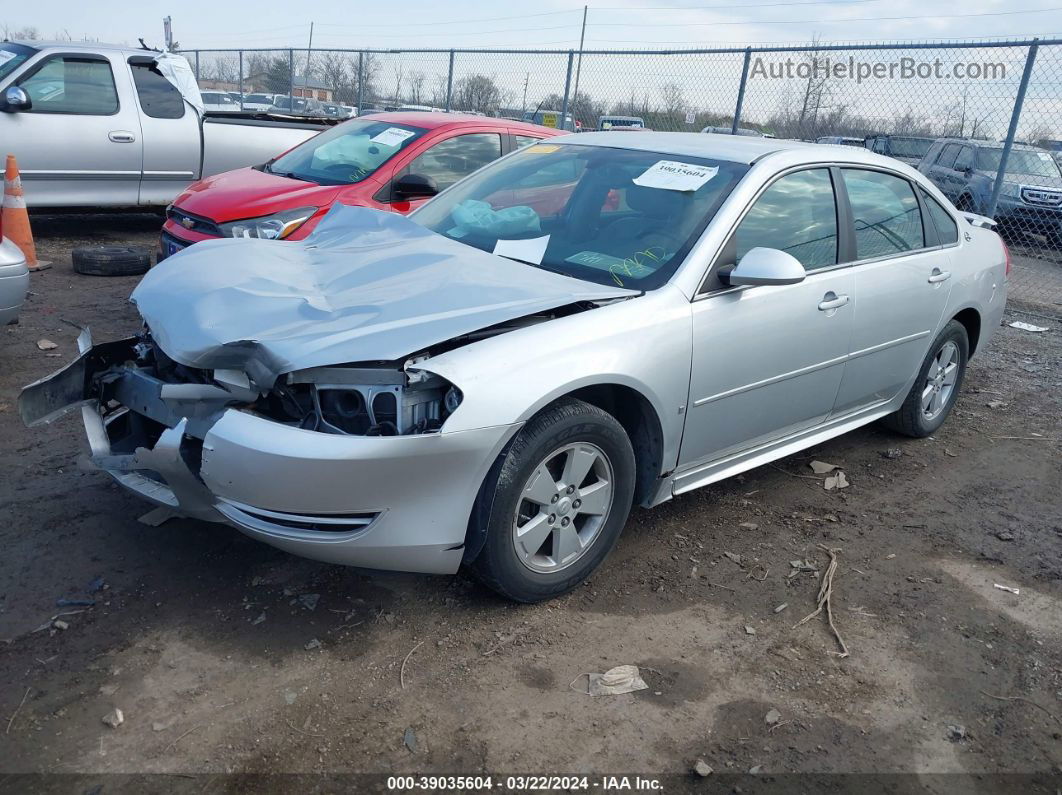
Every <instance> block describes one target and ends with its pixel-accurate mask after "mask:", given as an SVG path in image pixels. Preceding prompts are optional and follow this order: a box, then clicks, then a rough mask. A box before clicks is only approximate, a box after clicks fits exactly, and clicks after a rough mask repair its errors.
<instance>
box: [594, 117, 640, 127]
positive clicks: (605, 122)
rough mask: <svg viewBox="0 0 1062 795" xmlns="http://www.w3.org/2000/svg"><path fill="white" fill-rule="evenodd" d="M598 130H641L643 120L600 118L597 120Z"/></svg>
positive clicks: (635, 118)
mask: <svg viewBox="0 0 1062 795" xmlns="http://www.w3.org/2000/svg"><path fill="white" fill-rule="evenodd" d="M597 129H599V130H643V129H645V119H643V118H641V117H640V116H601V117H599V118H598V120H597Z"/></svg>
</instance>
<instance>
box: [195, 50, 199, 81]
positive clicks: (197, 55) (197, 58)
mask: <svg viewBox="0 0 1062 795" xmlns="http://www.w3.org/2000/svg"><path fill="white" fill-rule="evenodd" d="M195 82H197V83H198V82H199V50H196V51H195Z"/></svg>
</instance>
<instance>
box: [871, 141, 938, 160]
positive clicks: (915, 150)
mask: <svg viewBox="0 0 1062 795" xmlns="http://www.w3.org/2000/svg"><path fill="white" fill-rule="evenodd" d="M933 140H934V139H932V138H926V137H924V136H919V135H868V136H867V137H866V138H865V139H864V142H865V145H866V147H867V149H869V150H870V151H872V152H877V153H878V154H879V155H885V156H887V157H895V158H896V159H897V160H899V161H901V162H903V163H906V164H907V165H909V166H917V165H918V164H919V163H920V162H921V161H922V158H923V157H925V154H926V152H928V151H929V147H931V146H932V145H933Z"/></svg>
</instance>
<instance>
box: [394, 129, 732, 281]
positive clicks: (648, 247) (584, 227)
mask: <svg viewBox="0 0 1062 795" xmlns="http://www.w3.org/2000/svg"><path fill="white" fill-rule="evenodd" d="M747 171H748V166H746V165H744V164H741V163H733V162H729V161H722V160H713V159H710V158H704V157H691V156H689V155H674V154H667V153H663V152H643V151H637V150H632V149H618V148H612V147H599V146H579V145H576V144H553V143H539V144H533V145H532V146H528V147H524V148H523V149H521V150H519V151H517V152H514V153H513V154H511V155H509V156H508V157H504V158H502V159H501V160H498V161H495V162H494V163H492V164H491V165H489V166H486V167H484V168H483V169H481V170H479V171H477V172H476V173H475V174H473V175H472V176H470V177H468V178H467V179H464V180H462V181H461V182H458V183H457V184H456V185H454V186H453V187H452V188H450V189H449V190H446V191H444V192H443V193H441V194H439V196H438V197H436V198H435V199H432V200H431V201H430V202H428V203H427V204H425V205H424V206H423V207H422V208H421V209H419V210H417V211H416V212H415V213H413V215H411V216H410V217H411V218H412V220H414V221H416V222H417V223H419V224H420V225H422V226H425V227H427V228H429V229H431V230H432V231H434V232H438V233H439V234H441V235H445V236H446V237H449V238H451V239H453V240H459V241H461V242H462V243H465V244H466V245H469V246H474V247H475V248H479V249H482V250H484V251H491V252H493V253H495V254H499V255H501V256H504V257H508V258H510V259H514V260H517V261H520V262H526V263H528V264H529V265H535V266H539V267H542V268H545V269H546V270H550V271H554V272H556V273H561V274H564V275H566V276H572V277H574V278H577V279H584V280H586V281H591V282H597V283H600V284H609V285H618V286H620V287H629V288H632V289H636V290H648V289H654V288H656V287H659V286H660V285H662V284H664V283H665V282H666V281H667V280H668V279H669V278H670V277H671V275H672V274H673V273H674V272H675V269H676V268H678V266H679V264H680V263H681V262H682V260H683V258H684V257H685V256H686V253H687V252H688V251H689V249H690V248H691V247H692V246H693V243H694V242H695V241H696V239H697V237H698V236H699V235H700V233H701V232H702V231H703V230H704V228H705V227H706V226H707V224H708V222H709V221H710V220H711V219H712V217H713V216H714V215H715V213H716V211H717V210H718V209H719V206H720V205H721V204H722V202H723V200H724V199H725V198H726V197H727V196H728V195H729V194H730V192H731V190H733V188H734V185H736V184H737V182H738V180H740V179H741V177H742V176H743V175H744V174H745V173H746V172H747Z"/></svg>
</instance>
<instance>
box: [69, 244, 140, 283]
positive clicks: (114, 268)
mask: <svg viewBox="0 0 1062 795" xmlns="http://www.w3.org/2000/svg"><path fill="white" fill-rule="evenodd" d="M70 257H71V260H72V261H73V264H74V270H75V271H77V272H78V273H84V274H86V275H88V276H137V275H139V274H141V273H147V272H148V269H149V268H150V267H151V253H150V252H149V251H147V250H146V249H142V248H136V247H134V246H93V247H91V248H75V249H74V250H73V252H72V253H71V255H70Z"/></svg>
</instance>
